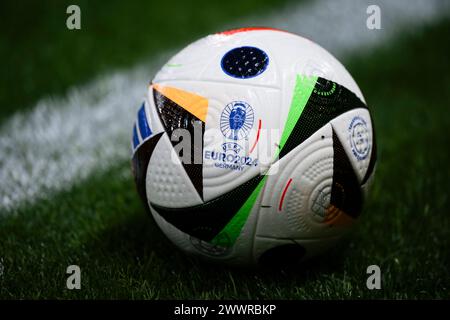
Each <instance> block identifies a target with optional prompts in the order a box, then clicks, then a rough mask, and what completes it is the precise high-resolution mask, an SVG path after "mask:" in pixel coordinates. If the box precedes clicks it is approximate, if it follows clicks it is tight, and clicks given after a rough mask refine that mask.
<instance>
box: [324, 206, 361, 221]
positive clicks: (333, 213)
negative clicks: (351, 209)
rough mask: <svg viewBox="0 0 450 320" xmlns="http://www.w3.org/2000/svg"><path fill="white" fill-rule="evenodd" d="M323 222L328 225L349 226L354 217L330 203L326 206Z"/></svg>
mask: <svg viewBox="0 0 450 320" xmlns="http://www.w3.org/2000/svg"><path fill="white" fill-rule="evenodd" d="M324 222H325V223H326V224H328V225H338V226H349V225H351V224H353V223H354V222H355V219H353V218H352V217H350V216H349V215H348V214H346V213H345V212H344V211H342V210H341V209H339V208H337V207H335V206H334V205H330V206H329V207H328V208H327V212H326V215H325V221H324Z"/></svg>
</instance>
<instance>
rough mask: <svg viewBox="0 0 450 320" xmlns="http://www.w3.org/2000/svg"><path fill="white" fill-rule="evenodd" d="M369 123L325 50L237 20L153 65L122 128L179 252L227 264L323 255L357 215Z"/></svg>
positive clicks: (369, 155)
mask: <svg viewBox="0 0 450 320" xmlns="http://www.w3.org/2000/svg"><path fill="white" fill-rule="evenodd" d="M374 138H375V137H374V132H373V128H372V119H371V116H370V113H369V110H368V109H367V106H366V103H365V101H364V97H363V95H362V93H361V91H360V89H359V88H358V86H357V84H356V83H355V81H354V80H353V78H352V77H351V76H350V74H349V73H348V72H347V70H346V69H345V68H344V67H343V66H342V64H341V63H340V62H339V61H338V60H336V58H334V57H333V56H332V55H331V54H330V53H329V52H327V51H326V50H325V49H323V48H322V47H320V46H319V45H317V44H315V43H314V42H312V41H310V40H308V39H305V38H302V37H300V36H298V35H295V34H292V33H289V32H285V31H281V30H275V29H269V28H246V29H237V30H231V31H227V32H223V33H218V34H214V35H210V36H207V37H205V38H203V39H200V40H198V41H196V42H194V43H192V44H191V45H189V46H187V47H186V48H185V49H183V50H182V51H181V52H179V53H178V54H176V55H175V56H174V57H173V58H172V59H170V61H169V62H168V63H167V64H165V65H164V66H163V67H162V69H161V70H160V71H159V72H158V74H157V75H156V76H155V78H154V79H153V81H152V84H151V85H150V87H149V91H148V95H147V97H146V98H145V100H144V102H143V104H142V107H141V108H140V109H139V112H138V117H137V121H136V124H135V126H134V128H133V143H132V144H133V172H134V175H135V179H136V184H137V188H138V191H139V193H140V195H141V197H142V198H143V200H144V201H145V203H146V204H148V206H149V209H150V211H151V213H152V215H153V217H154V219H155V220H156V222H157V224H158V225H159V227H160V228H161V229H162V231H163V232H164V233H165V234H166V235H167V237H168V238H169V239H170V240H171V241H172V242H173V243H174V244H175V245H177V246H178V247H179V248H180V249H181V250H183V251H185V252H187V253H190V254H195V255H198V256H201V257H203V258H206V259H209V260H214V261H219V262H224V263H227V264H234V265H255V264H272V263H292V262H297V261H302V260H305V259H308V258H310V257H312V256H315V255H317V254H319V253H322V252H324V251H325V250H326V249H327V248H329V247H331V246H332V245H333V244H335V243H336V241H337V240H338V239H339V238H341V236H342V235H343V234H344V233H345V232H347V231H348V230H349V229H350V228H351V227H352V226H353V225H354V222H355V220H356V219H357V218H358V216H359V214H360V212H361V208H362V203H363V195H364V193H365V192H366V191H367V184H368V182H369V180H370V178H371V177H372V175H373V172H374V166H375V161H376V149H375V140H374Z"/></svg>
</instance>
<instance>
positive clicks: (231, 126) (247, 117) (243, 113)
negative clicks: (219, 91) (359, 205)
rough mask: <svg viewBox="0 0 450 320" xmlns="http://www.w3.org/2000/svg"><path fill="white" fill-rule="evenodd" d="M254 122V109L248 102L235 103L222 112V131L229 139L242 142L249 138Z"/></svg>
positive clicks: (231, 103) (228, 105)
mask: <svg viewBox="0 0 450 320" xmlns="http://www.w3.org/2000/svg"><path fill="white" fill-rule="evenodd" d="M253 120H254V113H253V109H252V107H251V106H250V105H249V104H248V103H247V102H244V101H233V102H230V103H229V104H227V106H226V107H225V109H224V110H223V111H222V114H221V116H220V130H221V131H222V133H223V135H224V136H225V137H226V138H228V139H232V140H241V139H244V138H246V137H247V136H248V133H249V132H250V130H251V128H252V127H253Z"/></svg>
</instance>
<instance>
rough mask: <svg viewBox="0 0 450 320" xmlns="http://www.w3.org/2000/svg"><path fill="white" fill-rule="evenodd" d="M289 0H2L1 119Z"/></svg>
mask: <svg viewBox="0 0 450 320" xmlns="http://www.w3.org/2000/svg"><path fill="white" fill-rule="evenodd" d="M286 2H288V1H287V0H278V1H271V0H258V1H256V0H253V1H248V0H247V1H239V0H227V1H208V0H195V1H184V0H175V1H158V2H156V3H155V1H146V0H133V1H130V2H129V1H120V0H111V1H107V2H102V1H89V0H75V1H72V0H61V1H59V0H39V1H1V2H0V39H1V41H0V61H2V72H0V123H1V122H2V120H4V119H5V118H7V117H8V116H10V115H11V114H12V113H13V112H15V111H17V110H18V109H26V108H29V107H30V106H32V104H33V103H34V102H36V101H37V100H38V99H39V98H42V97H44V96H47V95H49V94H50V95H61V94H64V93H65V92H66V91H67V90H68V89H69V88H70V87H72V86H73V85H78V84H83V83H84V82H86V81H87V80H90V79H92V78H93V77H94V76H96V75H100V74H103V73H105V72H109V71H110V70H111V69H117V68H125V67H129V66H132V65H134V64H135V63H136V61H140V60H146V59H148V58H150V57H153V56H154V55H155V54H156V53H160V52H161V51H164V50H165V49H172V48H178V47H180V46H181V47H182V46H184V45H186V44H188V43H189V42H191V41H193V40H195V39H197V38H199V37H202V36H204V35H205V34H208V33H212V32H217V31H221V30H219V29H220V28H221V26H223V25H224V23H225V22H227V23H232V22H233V21H236V20H237V19H239V18H241V17H246V16H248V15H259V14H262V13H264V12H267V11H268V9H271V8H273V7H276V6H283V5H285V4H286ZM70 4H77V5H79V7H80V9H81V30H77V31H74V30H72V31H71V30H68V29H67V28H66V19H67V17H68V16H69V15H67V14H66V8H67V7H68V6H69V5H70ZM230 17H231V18H232V19H230Z"/></svg>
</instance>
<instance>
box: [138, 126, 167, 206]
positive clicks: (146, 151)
mask: <svg viewBox="0 0 450 320" xmlns="http://www.w3.org/2000/svg"><path fill="white" fill-rule="evenodd" d="M163 133H164V132H161V133H158V134H156V135H154V136H153V137H151V138H150V139H148V140H146V141H145V142H144V143H143V144H142V145H140V146H139V147H138V148H137V150H136V151H135V153H134V155H133V159H132V160H131V166H132V169H133V175H134V181H135V183H136V187H137V191H138V193H139V196H140V197H141V199H142V201H143V202H144V203H145V205H146V206H148V199H147V192H146V188H145V185H146V183H145V181H146V179H147V168H148V164H149V163H150V157H151V156H152V153H153V151H154V150H155V147H156V145H157V143H158V141H159V138H161V136H162V135H163Z"/></svg>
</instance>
